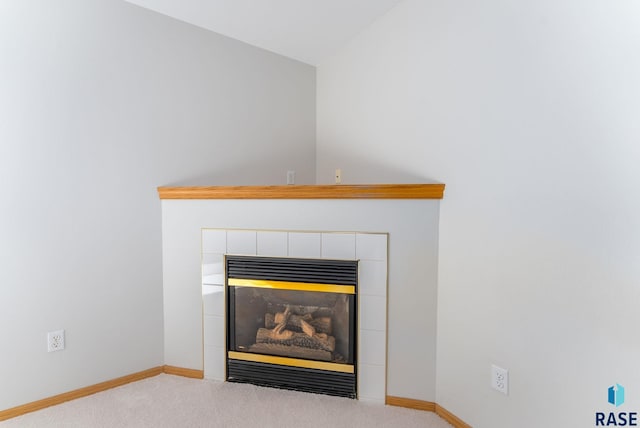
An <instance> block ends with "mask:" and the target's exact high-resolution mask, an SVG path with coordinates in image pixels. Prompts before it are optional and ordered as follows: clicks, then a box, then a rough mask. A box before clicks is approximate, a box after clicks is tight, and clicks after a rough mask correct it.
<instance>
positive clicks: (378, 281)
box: [202, 229, 388, 403]
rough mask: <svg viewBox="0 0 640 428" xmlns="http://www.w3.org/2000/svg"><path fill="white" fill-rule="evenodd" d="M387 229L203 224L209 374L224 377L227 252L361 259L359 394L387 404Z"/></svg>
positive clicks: (206, 343) (205, 334)
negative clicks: (315, 229)
mask: <svg viewBox="0 0 640 428" xmlns="http://www.w3.org/2000/svg"><path fill="white" fill-rule="evenodd" d="M387 242H388V236H387V234H386V233H359V232H327V231H322V232H308V231H307V232H298V231H271V230H235V229H203V230H202V262H203V286H202V295H203V302H204V303H203V308H204V323H203V324H204V325H203V337H204V340H203V342H204V375H205V377H206V378H208V379H216V380H224V373H225V368H224V364H225V322H224V276H223V256H224V254H242V255H258V256H283V257H313V258H331V259H348V260H360V264H359V290H358V298H359V305H358V309H359V311H358V313H359V322H358V326H359V328H358V395H359V399H361V400H366V401H375V402H380V403H383V402H384V400H385V396H386V364H387V349H386V343H387V254H388V252H387Z"/></svg>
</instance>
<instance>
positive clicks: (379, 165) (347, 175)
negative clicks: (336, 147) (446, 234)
mask: <svg viewBox="0 0 640 428" xmlns="http://www.w3.org/2000/svg"><path fill="white" fill-rule="evenodd" d="M337 169H340V175H341V182H342V184H385V183H393V184H409V183H429V184H430V183H442V182H441V181H439V180H438V179H435V178H433V177H432V176H430V175H428V174H426V173H423V172H421V171H410V170H407V169H403V168H402V166H401V165H392V164H390V163H385V162H381V161H378V160H375V159H367V158H366V157H365V156H362V157H360V156H353V155H351V154H348V155H344V154H342V153H324V154H322V155H320V156H318V161H317V163H316V171H317V173H316V183H317V184H333V183H335V175H336V170H337Z"/></svg>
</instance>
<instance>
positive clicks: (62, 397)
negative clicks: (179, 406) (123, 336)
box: [0, 366, 164, 421]
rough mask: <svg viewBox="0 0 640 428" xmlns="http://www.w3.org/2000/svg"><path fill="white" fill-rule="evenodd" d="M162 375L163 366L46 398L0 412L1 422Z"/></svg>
mask: <svg viewBox="0 0 640 428" xmlns="http://www.w3.org/2000/svg"><path fill="white" fill-rule="evenodd" d="M160 373H164V367H162V366H161V367H154V368H152V369H149V370H144V371H141V372H138V373H133V374H130V375H127V376H122V377H119V378H117V379H113V380H108V381H106V382H101V383H97V384H95V385H91V386H87V387H84V388H80V389H76V390H74V391H69V392H65V393H63V394H58V395H54V396H53V397H49V398H44V399H42V400H38V401H34V402H32V403H28V404H23V405H22V406H16V407H13V408H11V409H7V410H0V421H4V420H6V419H10V418H15V417H16V416H20V415H24V414H26V413H31V412H35V411H36V410H41V409H45V408H47V407H51V406H55V405H56V404H62V403H64V402H67V401H71V400H75V399H76V398H82V397H86V396H88V395H93V394H95V393H97V392H102V391H106V390H107V389H111V388H116V387H118V386H122V385H126V384H128V383H131V382H136V381H138V380H142V379H146V378H148V377H153V376H157V375H159V374H160Z"/></svg>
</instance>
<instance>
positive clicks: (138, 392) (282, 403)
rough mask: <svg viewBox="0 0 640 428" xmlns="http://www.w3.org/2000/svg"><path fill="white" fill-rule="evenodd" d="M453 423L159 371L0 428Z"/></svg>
mask: <svg viewBox="0 0 640 428" xmlns="http://www.w3.org/2000/svg"><path fill="white" fill-rule="evenodd" d="M29 427H33V428H36V427H37V428H45V427H46V428H94V427H95V428H100V427H104V428H107V427H108V428H117V427H149V428H151V427H153V428H162V427H172V428H173V427H185V428H187V427H193V428H196V427H224V428H235V427H237V428H241V427H242V428H246V427H259V428H306V427H331V428H342V427H344V428H357V427H362V428H372V427H393V428H401V427H421V428H451V425H449V424H448V423H447V422H445V421H444V420H443V419H441V418H440V417H439V416H438V415H436V414H435V413H431V412H423V411H419V410H411V409H404V408H400V407H393V406H385V405H381V404H380V405H379V404H371V403H365V402H360V401H358V400H350V399H347V398H337V397H329V396H325V395H316V394H306V393H301V392H294V391H284V390H279V389H271V388H261V387H257V386H253V385H244V384H236V383H228V382H216V381H208V380H204V381H202V380H196V379H187V378H183V377H179V376H171V375H165V374H162V375H159V376H156V377H153V378H149V379H145V380H141V381H139V382H135V383H130V384H128V385H124V386H121V387H119V388H115V389H111V390H109V391H105V392H101V393H98V394H94V395H91V396H89V397H84V398H80V399H78V400H74V401H70V402H67V403H64V404H60V405H58V406H54V407H49V408H47V409H43V410H40V411H38V412H34V413H29V414H27V415H23V416H19V417H17V418H13V419H9V420H7V421H4V422H0V428H29Z"/></svg>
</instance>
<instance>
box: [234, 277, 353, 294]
mask: <svg viewBox="0 0 640 428" xmlns="http://www.w3.org/2000/svg"><path fill="white" fill-rule="evenodd" d="M228 285H229V286H233V287H258V288H273V289H278V290H297V291H317V292H322V293H340V294H356V287H354V286H353V285H337V284H314V283H307V282H287V281H268V280H263V279H240V278H229V280H228Z"/></svg>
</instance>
